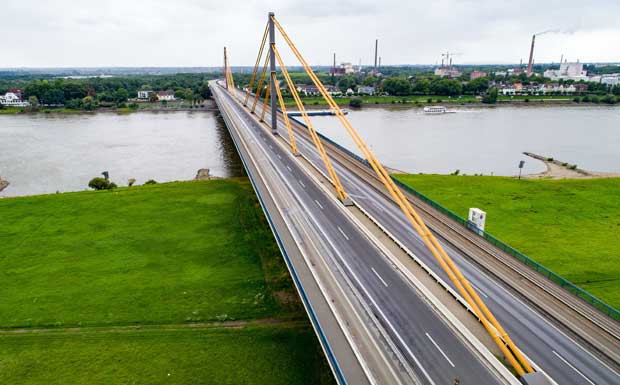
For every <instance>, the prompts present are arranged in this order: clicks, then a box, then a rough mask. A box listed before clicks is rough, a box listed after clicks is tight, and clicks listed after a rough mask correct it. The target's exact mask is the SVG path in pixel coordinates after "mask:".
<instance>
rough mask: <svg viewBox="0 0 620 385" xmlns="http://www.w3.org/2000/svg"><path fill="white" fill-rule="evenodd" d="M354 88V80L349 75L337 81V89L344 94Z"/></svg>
mask: <svg viewBox="0 0 620 385" xmlns="http://www.w3.org/2000/svg"><path fill="white" fill-rule="evenodd" d="M353 87H355V78H354V77H353V76H351V75H345V76H343V77H342V78H340V80H339V81H338V88H340V90H341V91H342V92H346V91H347V90H348V89H349V88H353Z"/></svg>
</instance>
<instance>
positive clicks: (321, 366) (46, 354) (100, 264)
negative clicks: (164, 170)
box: [0, 178, 333, 385]
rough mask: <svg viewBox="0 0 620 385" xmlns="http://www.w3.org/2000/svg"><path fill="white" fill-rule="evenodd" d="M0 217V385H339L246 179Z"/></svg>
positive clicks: (33, 201)
mask: <svg viewBox="0 0 620 385" xmlns="http://www.w3.org/2000/svg"><path fill="white" fill-rule="evenodd" d="M0 212H2V221H1V222H0V244H1V245H2V255H3V258H2V259H0V270H2V271H3V272H4V273H5V274H4V278H3V284H2V286H1V287H0V297H2V299H3V300H2V303H0V344H2V346H4V347H5V349H3V351H2V352H1V353H0V366H2V370H1V371H0V383H6V384H11V383H20V384H38V383H52V382H58V381H60V382H92V381H95V382H100V383H145V382H147V383H149V384H168V383H170V381H172V382H174V383H177V384H193V383H196V382H197V381H198V382H200V381H199V380H197V379H200V378H202V379H204V378H209V383H212V384H231V383H237V384H241V383H243V384H257V385H258V384H264V383H270V384H291V383H295V384H332V383H333V380H332V379H331V372H330V370H329V368H328V367H327V364H326V362H325V361H324V359H323V356H322V352H321V349H320V347H319V345H318V342H317V340H316V337H315V335H314V332H313V329H312V327H311V326H310V323H309V322H308V320H307V317H306V314H305V312H304V310H303V307H302V306H301V304H300V302H299V300H298V297H297V294H296V292H295V289H294V287H293V285H292V282H291V280H290V277H289V275H288V271H287V269H286V266H285V265H284V263H283V261H282V257H281V255H280V252H279V250H278V247H277V245H276V244H275V242H274V240H273V235H272V234H271V232H270V230H269V227H268V225H267V223H266V221H265V218H264V215H263V213H262V211H261V208H260V205H259V204H258V202H257V199H256V196H255V195H254V192H253V190H252V187H251V185H250V183H249V182H248V180H247V179H246V178H233V179H225V180H212V181H194V182H176V183H166V184H156V185H148V186H135V187H131V188H118V189H115V190H113V191H99V192H94V191H88V192H76V193H65V194H51V195H38V196H29V197H17V198H5V199H1V200H0ZM17 329H19V331H18V332H14V331H15V330H17ZM32 362H41V365H37V366H36V367H33V366H32ZM240 362H242V363H243V365H241V366H243V367H242V368H240V367H239V363H240ZM326 373H327V375H325V374H326Z"/></svg>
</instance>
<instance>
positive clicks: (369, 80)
mask: <svg viewBox="0 0 620 385" xmlns="http://www.w3.org/2000/svg"><path fill="white" fill-rule="evenodd" d="M378 81H379V78H378V77H376V76H373V75H369V76H366V77H365V78H364V80H362V84H363V85H365V86H374V85H375V84H377V82H378Z"/></svg>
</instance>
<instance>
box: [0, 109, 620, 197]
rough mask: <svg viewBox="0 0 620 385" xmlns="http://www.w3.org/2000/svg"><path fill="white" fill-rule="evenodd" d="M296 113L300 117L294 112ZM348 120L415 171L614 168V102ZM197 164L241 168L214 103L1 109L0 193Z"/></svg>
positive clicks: (65, 187)
mask: <svg viewBox="0 0 620 385" xmlns="http://www.w3.org/2000/svg"><path fill="white" fill-rule="evenodd" d="M298 119H300V118H298ZM312 119H313V121H314V122H315V125H316V127H317V129H318V130H319V131H321V132H322V133H323V134H325V135H327V136H329V137H331V138H332V139H334V140H336V141H338V142H339V143H341V144H343V145H345V146H346V147H349V148H350V149H352V150H354V151H355V148H354V146H353V142H352V141H351V140H350V139H349V137H348V136H347V135H346V133H345V131H344V129H343V128H341V127H340V126H339V123H338V121H337V119H336V118H335V117H331V116H321V117H313V118H312ZM349 119H350V121H351V122H352V123H353V125H354V126H355V127H356V128H357V130H358V131H359V132H360V134H361V136H362V137H363V138H364V139H365V140H366V141H367V142H368V143H369V145H370V147H371V148H372V149H373V151H374V152H375V153H376V155H377V157H378V158H379V159H380V160H381V161H382V162H383V163H384V164H386V165H388V166H390V167H393V168H396V169H399V170H403V171H406V172H413V173H419V172H422V173H450V172H453V171H455V170H456V169H459V170H460V172H461V173H466V174H475V173H483V174H485V175H490V174H494V175H516V174H517V173H518V169H517V164H518V163H519V161H520V160H525V168H524V170H523V172H524V173H537V172H541V171H544V170H545V166H544V165H543V163H542V162H540V161H536V160H534V159H530V158H527V157H525V156H523V155H522V154H521V153H522V152H523V151H530V152H534V153H539V154H542V155H545V156H550V157H554V158H556V159H559V160H563V161H566V162H569V163H571V164H577V165H578V166H579V167H580V168H584V169H588V170H593V171H607V172H618V171H620V108H618V107H605V106H600V107H584V106H575V107H569V106H563V107H505V106H502V107H496V108H480V107H477V108H459V109H458V110H457V112H456V113H450V114H444V115H425V114H423V113H421V110H420V109H417V108H409V109H385V108H374V107H372V108H371V107H367V108H364V109H362V110H354V111H351V112H350V114H349ZM200 168H209V169H210V170H211V174H212V175H215V176H219V177H229V176H239V175H242V174H243V170H242V165H241V163H240V160H239V158H238V156H237V154H236V151H235V148H234V145H233V143H232V141H231V139H230V137H229V136H228V133H227V132H226V128H225V127H224V125H223V121H222V120H221V118H217V117H216V114H215V113H213V112H204V111H201V112H198V111H196V112H162V113H153V112H139V113H133V114H125V115H120V114H114V113H96V114H80V115H62V114H34V115H0V177H2V178H3V179H6V180H8V181H9V182H10V183H11V184H10V185H9V187H7V188H6V189H5V190H4V191H2V192H0V196H17V195H30V194H41V193H54V192H56V191H61V192H64V191H77V190H84V189H87V184H88V181H89V180H90V179H91V178H93V177H95V176H100V174H101V172H102V171H108V172H109V174H110V179H111V180H112V181H114V182H116V183H117V184H118V185H119V186H123V185H127V180H128V179H129V178H135V179H136V180H137V182H136V183H137V184H142V183H144V182H145V181H146V180H148V179H155V180H156V181H158V182H166V181H173V180H188V179H192V178H194V176H195V175H196V171H197V170H198V169H200Z"/></svg>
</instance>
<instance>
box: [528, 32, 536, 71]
mask: <svg viewBox="0 0 620 385" xmlns="http://www.w3.org/2000/svg"><path fill="white" fill-rule="evenodd" d="M535 40H536V35H532V47H531V48H530V60H529V61H528V62H527V74H528V75H531V74H532V67H533V65H534V42H535Z"/></svg>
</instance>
